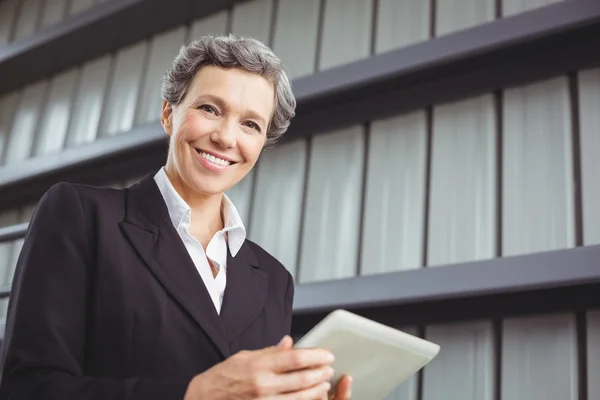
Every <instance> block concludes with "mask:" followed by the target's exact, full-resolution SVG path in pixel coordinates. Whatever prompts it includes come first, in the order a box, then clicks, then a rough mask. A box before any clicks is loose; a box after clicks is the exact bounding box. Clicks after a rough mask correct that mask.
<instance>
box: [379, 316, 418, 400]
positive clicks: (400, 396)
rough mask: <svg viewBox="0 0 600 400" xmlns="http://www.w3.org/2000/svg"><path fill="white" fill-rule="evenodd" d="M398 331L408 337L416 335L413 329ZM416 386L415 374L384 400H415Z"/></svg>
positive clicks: (402, 328) (416, 376) (416, 378)
mask: <svg viewBox="0 0 600 400" xmlns="http://www.w3.org/2000/svg"><path fill="white" fill-rule="evenodd" d="M398 329H400V330H401V331H403V332H406V333H408V334H410V335H415V336H416V335H417V330H416V329H415V328H404V327H399V328H398ZM417 384H418V374H415V375H413V376H411V377H410V378H409V379H408V380H407V381H406V382H404V383H402V384H401V385H400V386H398V387H397V388H396V389H395V390H394V391H393V392H392V393H390V394H389V396H387V397H386V398H385V400H417Z"/></svg>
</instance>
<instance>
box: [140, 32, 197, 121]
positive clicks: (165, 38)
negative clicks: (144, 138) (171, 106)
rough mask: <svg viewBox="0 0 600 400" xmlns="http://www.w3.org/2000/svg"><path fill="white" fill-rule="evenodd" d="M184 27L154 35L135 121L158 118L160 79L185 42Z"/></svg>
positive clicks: (160, 98)
mask: <svg viewBox="0 0 600 400" xmlns="http://www.w3.org/2000/svg"><path fill="white" fill-rule="evenodd" d="M185 34H186V27H185V26H181V27H179V28H177V29H173V30H171V31H169V32H166V33H162V34H160V35H156V36H155V37H154V38H153V39H152V42H151V45H150V50H149V51H150V57H149V61H148V62H147V63H146V68H147V71H146V74H145V76H144V84H143V86H142V89H141V90H142V96H141V97H140V102H139V105H138V108H137V112H136V118H135V123H136V124H140V123H144V122H151V121H157V120H159V119H160V113H161V107H162V96H161V93H160V86H161V79H162V77H163V75H164V74H165V72H167V70H168V69H169V67H170V66H171V64H172V63H173V60H174V59H175V56H177V53H178V52H179V48H180V47H181V46H182V45H183V43H184V42H185Z"/></svg>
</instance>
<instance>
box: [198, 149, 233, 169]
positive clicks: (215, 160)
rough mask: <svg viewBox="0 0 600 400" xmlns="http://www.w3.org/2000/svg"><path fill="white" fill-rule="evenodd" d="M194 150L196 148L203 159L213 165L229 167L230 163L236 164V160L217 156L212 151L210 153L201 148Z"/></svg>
mask: <svg viewBox="0 0 600 400" xmlns="http://www.w3.org/2000/svg"><path fill="white" fill-rule="evenodd" d="M194 150H196V153H198V155H199V156H200V157H201V158H202V159H203V161H204V162H205V163H209V164H210V165H212V166H215V167H219V168H226V167H229V166H230V165H233V164H236V162H235V161H233V160H230V159H227V158H223V157H219V156H216V155H214V154H212V153H208V152H206V151H204V150H200V149H194Z"/></svg>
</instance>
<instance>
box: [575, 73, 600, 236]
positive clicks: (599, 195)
mask: <svg viewBox="0 0 600 400" xmlns="http://www.w3.org/2000/svg"><path fill="white" fill-rule="evenodd" d="M599 110H600V69H594V70H588V71H583V72H581V73H580V75H579V122H580V129H581V133H580V135H581V136H580V138H581V180H582V184H581V188H582V195H583V243H584V244H586V245H590V244H600V207H598V204H600V180H599V179H598V177H599V176H600V157H598V154H600V112H599Z"/></svg>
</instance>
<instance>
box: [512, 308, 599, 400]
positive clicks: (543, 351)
mask: <svg viewBox="0 0 600 400" xmlns="http://www.w3.org/2000/svg"><path fill="white" fill-rule="evenodd" d="M503 330H504V332H503V338H502V399H503V400H577V398H578V395H577V348H576V334H575V318H574V317H573V316H572V315H553V316H540V317H528V318H515V319H509V320H506V321H504V327H503ZM590 399H591V398H590Z"/></svg>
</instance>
